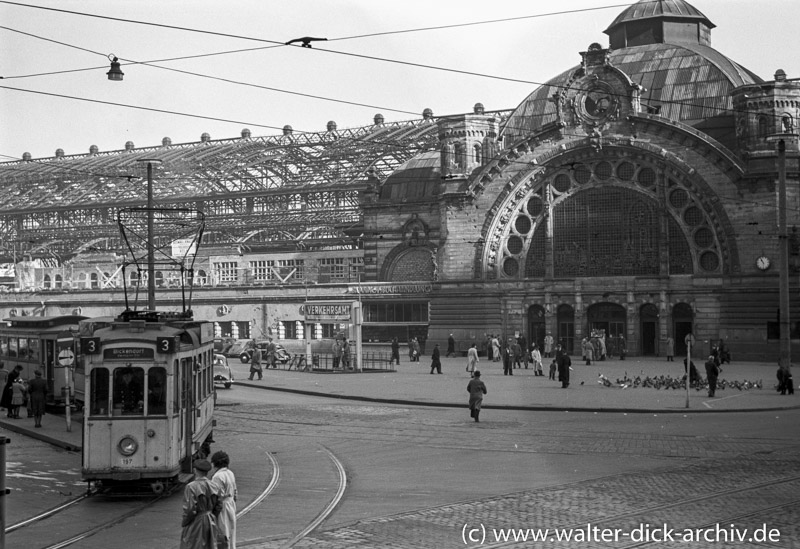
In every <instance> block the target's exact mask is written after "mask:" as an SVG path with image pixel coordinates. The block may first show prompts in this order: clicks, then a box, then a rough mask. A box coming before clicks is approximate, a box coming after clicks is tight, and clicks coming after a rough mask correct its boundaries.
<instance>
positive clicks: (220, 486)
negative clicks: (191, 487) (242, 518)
mask: <svg viewBox="0 0 800 549" xmlns="http://www.w3.org/2000/svg"><path fill="white" fill-rule="evenodd" d="M230 464H231V460H230V457H229V456H228V454H227V453H226V452H223V451H222V450H220V451H218V452H214V454H213V455H212V456H211V465H213V466H214V470H213V473H212V475H211V482H212V484H214V487H215V488H216V489H217V495H218V498H219V501H220V503H221V504H222V510H221V511H220V512H219V516H218V517H217V527H218V528H219V529H220V533H221V534H223V535H224V536H225V537H226V538H227V540H228V549H236V500H237V498H238V497H239V493H238V491H237V489H236V476H235V475H234V474H233V471H231V470H230V469H229V468H228V467H229V466H230Z"/></svg>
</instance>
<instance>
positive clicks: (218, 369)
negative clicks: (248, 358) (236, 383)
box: [214, 354, 233, 389]
mask: <svg viewBox="0 0 800 549" xmlns="http://www.w3.org/2000/svg"><path fill="white" fill-rule="evenodd" d="M214 385H222V386H223V387H225V388H226V389H230V388H231V385H233V371H232V370H231V367H230V366H229V365H228V359H227V358H225V355H221V354H214Z"/></svg>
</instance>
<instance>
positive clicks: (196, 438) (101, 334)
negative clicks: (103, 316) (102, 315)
mask: <svg viewBox="0 0 800 549" xmlns="http://www.w3.org/2000/svg"><path fill="white" fill-rule="evenodd" d="M80 347H81V353H82V355H83V360H84V367H85V369H86V380H85V384H86V385H85V391H86V407H85V410H84V425H83V459H82V467H81V473H82V478H83V480H86V481H87V482H93V483H94V484H95V485H99V486H103V487H110V488H114V487H115V486H120V485H124V486H126V487H130V486H131V485H135V484H139V485H144V486H149V487H150V488H151V489H152V490H153V491H154V492H156V493H161V492H163V490H164V489H165V488H166V487H167V486H169V485H170V484H172V483H173V482H175V481H179V480H182V479H180V478H179V477H180V475H181V474H182V473H186V474H190V473H191V462H192V459H193V458H195V457H198V456H202V457H205V456H206V455H208V452H209V445H210V443H211V442H212V428H213V424H214V420H213V408H214V379H213V371H214V368H213V356H214V329H213V324H212V323H210V322H204V321H195V320H192V319H191V313H189V314H188V315H187V314H183V313H164V312H154V311H139V312H136V311H126V312H125V313H123V314H122V315H120V317H118V318H116V319H114V320H113V321H110V322H105V321H104V322H93V321H92V320H91V319H89V320H87V321H85V322H84V323H83V325H82V326H81V338H80Z"/></svg>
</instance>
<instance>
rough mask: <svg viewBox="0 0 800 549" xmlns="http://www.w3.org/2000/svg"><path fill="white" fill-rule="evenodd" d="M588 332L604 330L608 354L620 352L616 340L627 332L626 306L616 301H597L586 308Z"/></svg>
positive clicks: (612, 354)
mask: <svg viewBox="0 0 800 549" xmlns="http://www.w3.org/2000/svg"><path fill="white" fill-rule="evenodd" d="M586 320H587V322H588V324H589V325H588V326H587V327H588V330H587V331H586V333H587V334H591V333H592V332H595V331H597V332H602V333H604V334H605V336H606V353H607V354H608V356H614V355H617V354H619V351H618V349H617V344H616V342H617V341H618V340H619V339H618V338H619V337H620V336H624V335H625V333H626V326H625V325H626V323H627V315H626V313H625V308H624V307H623V306H622V305H618V304H616V303H595V304H594V305H590V306H589V308H588V309H587V310H586Z"/></svg>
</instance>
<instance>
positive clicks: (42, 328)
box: [0, 315, 87, 408]
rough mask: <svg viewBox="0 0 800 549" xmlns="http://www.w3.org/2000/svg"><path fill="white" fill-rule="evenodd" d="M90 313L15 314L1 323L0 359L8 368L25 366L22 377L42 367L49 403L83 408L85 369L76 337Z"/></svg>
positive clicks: (28, 376)
mask: <svg viewBox="0 0 800 549" xmlns="http://www.w3.org/2000/svg"><path fill="white" fill-rule="evenodd" d="M86 318H87V317H85V316H79V315H64V316H52V317H41V316H15V317H11V318H6V319H4V320H3V322H2V323H0V360H2V361H3V364H5V367H6V370H8V371H9V372H10V371H12V370H13V369H14V368H16V367H17V366H21V367H22V373H21V374H20V375H21V377H22V379H26V380H28V379H33V377H34V374H33V373H34V372H35V371H36V370H39V371H41V372H42V376H43V377H44V379H45V380H46V381H47V404H48V405H51V406H65V405H66V403H67V396H69V402H70V404H71V405H72V404H73V403H74V404H75V405H76V406H77V407H78V408H80V407H81V406H82V405H83V402H84V394H83V387H84V370H83V368H82V364H81V361H80V360H78V359H77V350H76V348H75V339H76V337H77V333H78V329H79V324H80V322H81V321H83V320H85V319H86Z"/></svg>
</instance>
